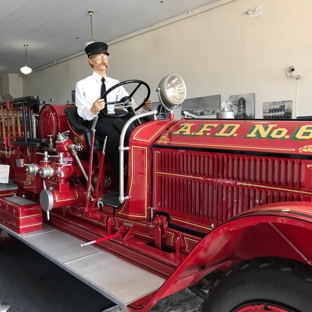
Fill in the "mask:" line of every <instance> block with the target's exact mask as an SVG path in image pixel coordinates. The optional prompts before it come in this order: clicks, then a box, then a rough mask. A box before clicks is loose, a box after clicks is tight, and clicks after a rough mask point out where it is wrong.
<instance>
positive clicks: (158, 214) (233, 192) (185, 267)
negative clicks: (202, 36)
mask: <svg viewBox="0 0 312 312" xmlns="http://www.w3.org/2000/svg"><path fill="white" fill-rule="evenodd" d="M65 107H66V106H65V105H64V106H63V107H59V106H56V105H55V106H54V105H47V106H45V107H44V108H43V110H42V111H41V114H40V117H39V129H40V131H39V133H40V135H41V136H46V135H48V134H49V135H52V139H53V142H54V149H52V150H49V148H48V144H47V143H45V144H42V145H41V146H40V147H36V148H33V147H31V146H27V144H25V145H19V144H18V143H15V144H13V143H12V145H13V146H15V148H16V149H17V150H18V151H19V152H20V153H18V154H17V156H18V157H21V156H20V155H23V156H24V157H23V158H24V159H25V163H26V162H27V163H29V164H37V167H34V168H33V172H32V173H26V172H23V170H24V171H25V168H17V167H16V166H15V161H16V159H17V158H18V157H17V156H12V157H11V158H8V159H7V158H5V157H3V158H2V162H3V163H8V164H10V165H11V167H12V170H11V178H12V179H13V181H14V182H15V183H17V184H18V185H19V192H18V193H19V195H20V196H23V197H25V198H28V199H30V200H36V201H38V202H40V203H41V205H42V203H43V202H44V203H46V204H48V205H50V208H49V210H50V216H51V219H50V221H49V222H50V223H51V224H53V225H55V226H57V227H58V228H60V229H63V230H64V231H66V232H69V233H71V234H72V235H75V236H77V237H80V238H83V239H84V240H86V241H93V240H94V241H96V242H97V246H98V247H100V248H102V249H104V250H106V251H109V252H111V253H113V254H115V255H117V256H119V257H120V258H122V259H124V260H127V261H129V262H131V263H133V264H135V265H137V266H139V267H141V268H144V269H145V270H148V271H150V272H153V273H155V274H157V275H159V276H161V277H163V278H165V279H166V282H165V283H164V284H163V286H162V287H161V288H160V289H159V290H158V291H157V292H155V293H153V294H150V295H148V296H146V297H144V298H141V299H140V300H138V301H137V302H133V303H131V304H130V305H129V306H128V308H129V310H140V311H149V310H150V309H151V308H152V307H153V305H154V304H155V303H156V302H157V301H158V300H160V299H162V298H164V297H166V296H168V295H170V294H173V293H175V292H177V291H180V290H182V289H184V288H187V287H190V286H192V285H194V284H196V283H197V282H198V281H199V280H200V279H201V278H203V277H204V276H206V275H207V274H209V273H211V272H213V271H215V270H221V271H226V270H228V269H229V268H230V267H232V266H233V265H234V264H237V263H240V262H242V261H244V260H248V259H252V258H257V257H272V256H274V257H279V258H290V259H294V260H296V261H298V262H302V263H307V264H309V265H311V264H312V263H311V259H312V239H311V238H312V209H311V199H312V184H311V180H312V175H311V170H312V158H311V156H312V123H311V122H309V121H294V120H291V121H267V120H266V121H264V120H248V121H243V120H241V121H239V120H181V121H175V120H173V119H169V120H156V121H153V122H148V123H145V124H143V125H141V126H139V127H137V128H136V129H135V130H134V131H133V133H132V136H131V140H130V146H129V165H128V173H129V181H128V189H127V192H126V193H127V196H128V199H126V200H125V201H124V202H123V203H122V204H121V205H120V206H119V207H118V208H114V207H112V206H110V205H106V204H104V205H103V207H98V206H96V205H95V203H96V202H97V200H99V199H100V197H101V195H102V194H99V192H98V191H97V190H89V191H88V190H87V189H86V185H87V184H86V183H85V184H84V183H81V181H82V180H83V173H82V170H81V166H79V164H78V162H77V159H76V158H75V155H74V154H75V153H74V152H73V148H72V146H73V144H74V142H73V139H72V138H71V137H68V138H64V137H63V138H59V137H58V136H57V133H58V132H63V131H66V130H67V129H68V128H67V120H66V118H65V117H64V116H65V115H64V108H65ZM46 123H51V129H52V132H51V133H50V132H49V131H47V129H46V128H45V124H46ZM44 152H48V153H49V157H47V158H45V159H44V157H45V156H44ZM60 154H62V156H60ZM79 157H80V161H81V163H82V167H83V168H84V170H85V173H86V175H87V176H91V177H92V178H93V177H95V176H96V175H97V173H98V167H99V164H100V162H101V159H100V158H99V157H98V158H97V157H94V158H93V161H92V167H91V166H90V162H89V155H88V152H87V151H81V152H80V151H79ZM110 166H111V162H110V160H109V159H108V158H106V159H105V165H104V167H105V168H106V169H107V168H110ZM107 172H108V171H105V174H106V175H105V174H103V176H102V178H101V180H100V181H98V183H97V184H99V185H101V186H102V187H100V189H105V186H106V191H105V192H107V190H108V186H109V185H107V184H110V183H113V182H114V183H117V184H118V181H117V182H116V179H115V177H114V176H113V175H112V176H111V177H112V180H113V181H108V179H107V177H108V174H107ZM25 181H28V182H27V183H26V182H25ZM94 184H96V183H94ZM49 187H50V188H52V189H53V190H52V191H48V189H49ZM49 192H50V193H51V194H52V195H51V196H52V198H53V200H51V202H50V201H49V200H50V197H49V196H50V193H49ZM89 193H90V196H91V197H92V198H93V199H95V200H93V201H89V197H88V196H89V195H88V194H89ZM86 194H87V195H86ZM39 195H40V196H39ZM39 197H40V198H39ZM0 201H1V199H0ZM45 201H46V202H45ZM0 209H1V208H0ZM109 235H112V236H111V237H110V238H111V239H110V240H107V239H102V238H103V237H105V236H109ZM142 283H144V281H142ZM257 308H258V307H257ZM261 308H262V306H261V305H259V309H261ZM248 309H250V308H249V307H246V309H245V308H242V309H241V311H245V310H246V311H247V310H248ZM275 310H276V311H280V309H279V308H275ZM275 310H274V311H275ZM248 311H249V310H248ZM281 311H283V310H281Z"/></svg>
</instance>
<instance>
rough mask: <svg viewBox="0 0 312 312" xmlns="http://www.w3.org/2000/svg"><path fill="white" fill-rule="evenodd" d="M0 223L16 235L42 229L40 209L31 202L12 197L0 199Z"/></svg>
mask: <svg viewBox="0 0 312 312" xmlns="http://www.w3.org/2000/svg"><path fill="white" fill-rule="evenodd" d="M0 222H1V224H3V225H4V226H6V227H8V228H10V229H12V230H14V231H15V232H16V233H18V234H23V233H29V232H33V231H37V230H41V229H42V209H41V207H40V205H39V204H38V203H36V202H33V201H31V200H28V199H25V198H22V197H19V196H14V197H3V198H0Z"/></svg>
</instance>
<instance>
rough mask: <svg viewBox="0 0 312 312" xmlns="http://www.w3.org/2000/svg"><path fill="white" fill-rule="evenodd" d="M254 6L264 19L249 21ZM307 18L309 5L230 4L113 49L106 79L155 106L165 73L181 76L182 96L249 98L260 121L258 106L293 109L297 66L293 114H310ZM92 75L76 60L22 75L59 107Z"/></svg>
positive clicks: (311, 22)
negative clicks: (283, 104)
mask: <svg viewBox="0 0 312 312" xmlns="http://www.w3.org/2000/svg"><path fill="white" fill-rule="evenodd" d="M259 5H261V6H262V9H263V14H262V15H261V16H260V17H255V18H250V17H249V16H248V15H247V14H246V11H248V10H250V9H254V8H255V7H257V6H259ZM311 16H312V1H311V0H260V1H259V0H235V1H233V2H231V3H228V4H226V5H223V6H220V7H217V8H215V9H212V10H209V11H206V12H203V13H200V14H198V15H194V16H192V17H190V18H187V19H184V20H181V21H178V22H175V23H173V24H170V25H167V26H165V27H162V28H158V29H155V30H153V31H150V32H147V33H144V34H141V35H138V36H136V37H133V38H130V39H127V40H124V41H122V42H118V43H115V44H111V45H110V47H109V52H110V53H111V58H110V65H111V68H110V69H109V70H108V75H109V76H111V77H114V78H117V79H119V80H125V79H132V78H137V79H141V80H143V81H146V82H147V83H148V84H149V85H150V87H151V90H152V95H151V98H152V100H153V101H157V100H158V99H157V94H156V92H155V89H156V87H157V85H158V82H159V81H160V79H161V78H162V77H163V76H165V75H167V74H170V73H176V74H179V75H180V76H182V77H183V79H184V80H185V83H186V85H187V90H188V96H187V97H188V98H192V97H199V96H205V95H213V94H221V100H222V101H223V100H225V99H228V98H229V96H230V95H233V94H244V93H251V92H254V93H255V97H256V117H258V118H262V103H263V102H267V101H278V100H293V103H294V104H295V100H296V96H295V95H296V80H295V79H290V78H287V77H286V75H285V70H286V68H287V67H289V66H295V67H296V71H295V73H294V74H300V75H301V76H302V78H301V79H300V80H298V90H299V93H298V94H299V97H298V98H299V113H298V115H312V105H311V104H310V98H311V88H309V87H310V86H311V85H312V62H311V56H312V40H311V38H310V36H311V35H310V30H311V29H312V19H311ZM96 39H97V40H99V41H100V40H103V39H105V38H96ZM83 48H84V47H82V50H83ZM91 72H92V70H91V68H90V67H89V66H88V64H87V57H86V55H81V56H78V57H76V58H74V59H71V60H68V61H66V62H64V63H60V64H57V65H55V66H52V67H49V68H46V69H43V70H40V71H37V72H34V73H32V74H30V75H28V76H26V77H24V78H23V80H24V95H25V96H26V95H39V97H40V99H41V100H45V101H46V102H50V99H52V98H53V99H54V103H65V102H66V101H70V100H71V90H73V89H74V87H75V83H76V81H77V80H79V79H82V78H84V77H86V76H88V75H89V74H91ZM136 100H137V101H138V100H140V99H136Z"/></svg>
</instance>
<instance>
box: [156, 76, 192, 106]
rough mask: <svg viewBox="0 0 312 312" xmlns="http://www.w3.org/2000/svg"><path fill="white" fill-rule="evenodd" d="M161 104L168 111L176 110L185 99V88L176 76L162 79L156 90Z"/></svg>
mask: <svg viewBox="0 0 312 312" xmlns="http://www.w3.org/2000/svg"><path fill="white" fill-rule="evenodd" d="M156 91H157V92H158V97H159V100H160V102H161V104H162V105H163V106H164V107H165V108H166V109H167V110H169V111H172V110H176V109H178V108H179V107H180V106H181V104H182V103H183V101H184V100H185V98H186V86H185V83H184V81H183V79H182V78H181V77H180V76H179V75H176V74H172V75H168V76H166V77H164V78H163V79H162V80H161V81H160V82H159V84H158V88H157V90H156Z"/></svg>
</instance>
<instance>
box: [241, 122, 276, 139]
mask: <svg viewBox="0 0 312 312" xmlns="http://www.w3.org/2000/svg"><path fill="white" fill-rule="evenodd" d="M275 126H277V125H267V126H263V125H254V126H253V127H252V128H251V130H250V132H249V133H247V135H246V138H258V139H260V138H265V137H267V136H268V135H269V134H270V132H271V130H272V128H273V127H275Z"/></svg>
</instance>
